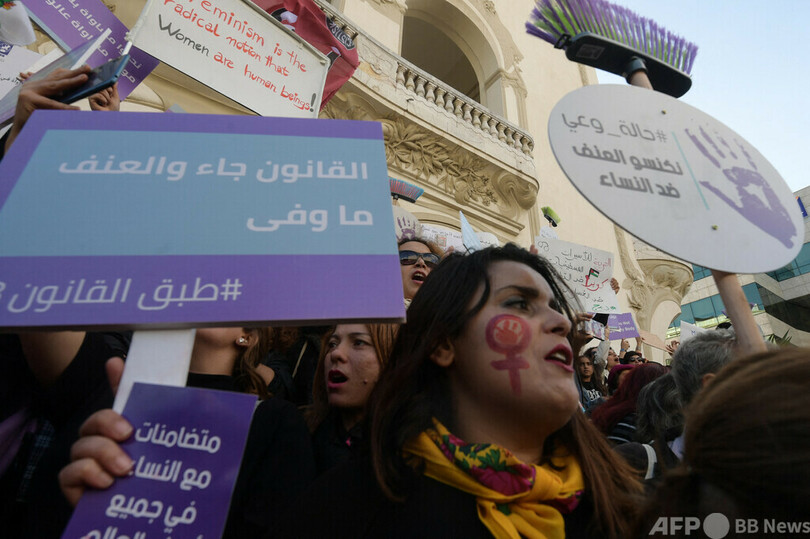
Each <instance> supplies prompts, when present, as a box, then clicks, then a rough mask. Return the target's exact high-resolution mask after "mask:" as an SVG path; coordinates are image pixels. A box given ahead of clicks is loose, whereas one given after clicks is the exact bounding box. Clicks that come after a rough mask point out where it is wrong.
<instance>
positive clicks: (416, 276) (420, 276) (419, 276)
mask: <svg viewBox="0 0 810 539" xmlns="http://www.w3.org/2000/svg"><path fill="white" fill-rule="evenodd" d="M425 277H427V274H425V273H423V272H421V271H415V272H414V273H413V275H411V280H412V281H413V282H415V283H419V284H420V285H421V284H422V283H424V282H425Z"/></svg>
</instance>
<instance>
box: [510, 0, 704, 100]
mask: <svg viewBox="0 0 810 539" xmlns="http://www.w3.org/2000/svg"><path fill="white" fill-rule="evenodd" d="M526 30H527V31H528V32H529V33H530V34H532V35H535V36H537V37H539V38H540V39H543V40H545V41H548V42H549V43H551V44H552V45H554V46H555V47H556V48H558V49H565V55H566V57H568V59H569V60H572V61H574V62H579V63H581V64H585V65H589V66H591V67H595V68H597V69H603V70H605V71H609V72H610V73H614V74H616V75H621V76H622V77H624V78H625V79H626V80H627V82H629V83H630V84H633V85H635V86H643V87H646V88H651V89H654V90H657V91H659V92H663V93H665V94H669V95H671V96H673V97H680V96H682V95H683V94H685V93H686V92H687V91H688V90H689V88H690V87H691V86H692V79H691V78H690V76H689V73H690V71H691V70H692V64H693V63H694V61H695V55H696V54H697V46H696V45H695V44H694V43H690V42H688V41H686V40H685V39H683V38H682V37H679V36H676V35H675V34H673V33H672V32H669V31H667V30H666V29H664V28H662V27H660V26H659V25H658V24H656V23H655V21H652V20H650V19H647V18H645V17H639V16H638V15H637V14H635V13H634V12H632V11H630V10H629V9H627V8H624V7H621V6H617V5H615V4H611V3H609V2H606V1H604V0H536V5H535V8H534V9H533V10H532V15H531V19H530V20H529V22H527V23H526Z"/></svg>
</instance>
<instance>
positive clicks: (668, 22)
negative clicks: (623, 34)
mask: <svg viewBox="0 0 810 539" xmlns="http://www.w3.org/2000/svg"><path fill="white" fill-rule="evenodd" d="M614 3H616V4H619V5H622V6H624V7H627V8H629V9H631V10H633V11H635V12H636V13H637V14H638V15H640V16H643V17H647V18H650V19H652V20H654V21H655V22H657V23H658V24H659V25H661V26H663V27H664V28H666V29H667V30H670V31H672V32H673V33H675V34H678V35H680V36H682V37H684V38H685V39H687V40H688V41H691V42H693V43H696V44H697V45H698V47H699V49H698V53H697V57H696V59H695V64H694V67H693V68H692V88H691V89H690V90H689V91H688V92H687V93H686V94H685V95H684V96H683V97H681V98H680V99H681V100H682V101H684V102H685V103H688V104H689V105H692V106H693V107H696V108H698V109H700V110H701V111H703V112H705V113H706V114H709V115H710V116H712V117H714V118H715V119H717V120H719V121H721V122H722V123H724V124H725V125H727V126H728V127H730V128H731V129H733V130H734V131H736V132H737V133H738V134H739V135H741V136H742V137H743V138H744V139H745V140H747V141H748V142H749V143H750V144H751V145H753V146H754V147H755V148H756V149H757V150H759V152H760V153H761V154H762V155H763V156H765V158H766V159H768V161H770V163H771V164H772V165H773V166H774V168H776V170H777V171H778V172H779V174H781V176H782V177H783V178H784V180H785V181H786V182H787V184H788V186H790V189H791V191H798V190H799V189H801V188H803V187H807V186H808V185H810V172H809V171H808V170H810V167H808V164H807V161H805V159H806V158H807V157H810V133H809V132H808V131H805V128H810V112H808V94H810V59H808V55H810V46H808V43H807V39H806V38H807V36H808V35H810V30H808V28H807V24H808V21H810V1H807V0H770V1H768V2H762V1H757V2H755V1H753V0H735V1H731V0H681V1H679V2H665V1H661V0H614ZM598 73H599V81H600V82H601V83H603V84H624V80H623V79H622V78H620V77H617V76H615V75H611V74H610V73H607V72H604V71H599V72H598Z"/></svg>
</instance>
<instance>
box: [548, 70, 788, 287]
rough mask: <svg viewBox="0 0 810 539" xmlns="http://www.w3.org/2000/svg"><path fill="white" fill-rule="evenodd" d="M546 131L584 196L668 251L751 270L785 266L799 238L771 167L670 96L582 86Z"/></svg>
mask: <svg viewBox="0 0 810 539" xmlns="http://www.w3.org/2000/svg"><path fill="white" fill-rule="evenodd" d="M548 129H549V139H550V142H551V147H552V149H553V151H554V156H555V157H556V158H557V162H558V163H559V164H560V166H561V167H562V169H563V171H564V172H565V174H566V175H567V176H568V178H569V179H570V180H571V182H572V183H573V184H574V185H575V186H576V188H577V189H578V190H579V191H580V192H581V193H582V194H583V195H584V196H585V198H587V199H588V200H589V201H590V202H591V204H593V205H594V206H595V207H596V208H597V209H599V210H600V211H601V212H602V213H604V214H605V215H606V216H607V217H608V218H609V219H610V220H612V221H613V222H615V223H616V224H618V225H619V226H621V227H622V228H624V229H625V230H627V231H628V232H630V233H631V234H633V235H634V236H636V237H638V238H641V239H642V240H644V241H645V242H647V243H649V244H650V245H652V246H654V247H657V248H658V249H661V250H662V251H665V252H667V253H669V254H671V255H673V256H676V257H678V258H681V259H683V260H686V261H689V262H692V263H694V264H699V265H701V266H705V267H707V268H714V269H719V270H723V271H728V272H734V273H760V272H766V271H770V270H773V269H776V268H779V267H782V266H784V265H785V264H787V263H789V262H790V261H791V260H793V259H794V258H795V257H796V255H797V254H798V252H799V249H801V246H802V244H803V243H804V223H803V221H802V216H801V212H800V211H799V208H798V207H797V204H796V200H795V197H794V196H793V194H792V193H791V191H790V189H789V188H788V186H787V184H786V183H785V181H784V180H783V179H782V178H781V176H779V173H778V172H777V171H776V170H775V169H774V168H773V166H771V164H770V163H768V161H767V160H766V159H765V158H764V157H763V156H762V155H761V154H760V153H759V152H758V151H757V150H756V149H755V148H754V147H753V146H751V144H749V143H748V142H746V141H745V140H744V139H743V138H742V137H741V136H739V135H738V134H737V133H735V132H734V131H732V130H731V129H729V128H728V127H726V126H725V125H723V124H722V123H720V122H718V121H717V120H715V119H714V118H712V117H711V116H709V115H708V114H705V113H703V112H701V111H699V110H697V109H695V108H694V107H691V106H689V105H687V104H685V103H683V102H681V101H678V100H677V99H674V98H672V97H669V96H667V95H664V94H661V93H659V92H655V91H650V90H646V89H643V88H636V87H633V86H622V85H602V84H599V85H593V86H585V87H583V88H580V89H578V90H575V91H573V92H571V93H569V94H568V95H566V96H565V97H564V98H563V99H562V100H560V102H559V103H557V105H556V106H555V107H554V109H553V110H552V111H551V114H550V116H549V124H548ZM753 253H756V256H752V254H753Z"/></svg>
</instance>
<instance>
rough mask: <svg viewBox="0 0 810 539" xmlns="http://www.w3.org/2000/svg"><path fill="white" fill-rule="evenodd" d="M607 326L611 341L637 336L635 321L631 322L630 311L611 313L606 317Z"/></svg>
mask: <svg viewBox="0 0 810 539" xmlns="http://www.w3.org/2000/svg"><path fill="white" fill-rule="evenodd" d="M608 327H609V328H610V340H611V341H615V340H617V339H630V338H632V337H638V329H636V323H635V322H633V315H632V313H620V314H611V315H610V316H609V317H608Z"/></svg>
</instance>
